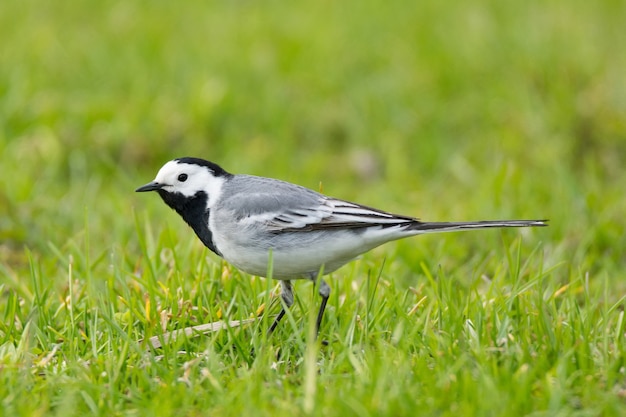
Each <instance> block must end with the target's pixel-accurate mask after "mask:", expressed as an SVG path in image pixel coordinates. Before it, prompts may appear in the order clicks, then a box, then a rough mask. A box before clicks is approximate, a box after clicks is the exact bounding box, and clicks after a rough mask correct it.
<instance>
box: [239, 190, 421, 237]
mask: <svg viewBox="0 0 626 417" xmlns="http://www.w3.org/2000/svg"><path fill="white" fill-rule="evenodd" d="M247 197H248V198H247V199H248V200H249V201H248V203H249V204H248V207H251V206H252V207H255V209H254V210H251V211H250V212H248V213H246V215H244V216H241V217H240V218H239V219H238V222H239V224H240V225H242V226H244V225H249V224H255V223H256V224H262V225H263V226H264V227H265V228H266V230H268V231H271V232H274V233H282V232H307V231H315V230H328V229H337V228H340V229H362V228H367V227H374V226H383V227H390V226H397V225H401V224H404V223H407V224H408V223H412V222H415V221H416V219H414V218H411V217H406V216H398V215H394V214H391V213H387V212H384V211H381V210H377V209H373V208H370V207H366V206H362V205H359V204H355V203H350V202H347V201H343V200H338V199H334V198H330V197H325V196H322V195H319V196H318V197H317V198H315V199H310V198H303V199H302V201H298V200H294V199H291V198H283V199H280V198H276V197H275V196H273V197H269V196H267V195H266V196H262V195H257V196H256V201H254V200H255V196H254V194H252V195H250V194H249V195H248V196H247ZM240 207H241V206H240ZM244 207H245V206H244Z"/></svg>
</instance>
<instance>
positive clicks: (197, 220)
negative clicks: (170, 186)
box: [158, 190, 222, 256]
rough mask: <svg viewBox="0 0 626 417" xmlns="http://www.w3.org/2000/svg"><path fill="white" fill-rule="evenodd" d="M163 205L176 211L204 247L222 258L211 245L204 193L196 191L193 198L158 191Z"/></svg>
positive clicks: (208, 212)
mask: <svg viewBox="0 0 626 417" xmlns="http://www.w3.org/2000/svg"><path fill="white" fill-rule="evenodd" d="M158 193H159V195H160V196H161V198H162V199H163V201H165V204H167V205H168V206H170V207H171V208H172V209H174V210H176V212H177V213H178V214H180V216H181V217H182V218H183V220H185V222H187V224H188V225H189V226H191V228H192V229H193V231H194V232H196V235H197V236H198V237H199V238H200V240H201V241H202V243H204V246H206V247H207V248H209V249H211V250H212V251H213V252H214V253H216V254H217V255H219V256H222V254H221V253H220V251H219V250H218V249H217V248H216V247H215V244H214V243H213V234H212V233H211V230H210V229H209V216H210V214H211V211H210V210H209V209H208V208H207V201H208V198H209V196H208V195H207V193H205V192H204V191H198V192H197V193H196V194H195V195H194V196H193V197H185V196H184V195H182V194H180V193H168V192H167V191H164V190H158Z"/></svg>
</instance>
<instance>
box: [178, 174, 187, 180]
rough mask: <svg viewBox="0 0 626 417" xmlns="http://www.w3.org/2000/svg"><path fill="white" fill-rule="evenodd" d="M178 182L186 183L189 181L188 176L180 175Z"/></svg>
mask: <svg viewBox="0 0 626 417" xmlns="http://www.w3.org/2000/svg"><path fill="white" fill-rule="evenodd" d="M178 181H180V182H185V181H187V174H180V175H179V176H178Z"/></svg>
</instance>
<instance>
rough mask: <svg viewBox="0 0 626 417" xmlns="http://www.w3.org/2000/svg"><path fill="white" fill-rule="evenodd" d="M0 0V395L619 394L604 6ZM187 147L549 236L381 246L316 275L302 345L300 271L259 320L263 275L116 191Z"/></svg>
mask: <svg viewBox="0 0 626 417" xmlns="http://www.w3.org/2000/svg"><path fill="white" fill-rule="evenodd" d="M1 9H2V12H1V13H0V402H1V406H0V415H6V416H31V415H60V416H73V415H76V416H82V415H106V416H117V415H120V416H122V415H124V416H134V415H173V414H176V415H278V414H279V413H280V414H287V413H289V415H320V416H321V415H323V416H333V415H359V416H368V415H372V416H374V415H376V416H378V415H420V414H425V415H440V416H447V415H451V416H452V415H454V416H458V415H533V416H539V415H546V416H547V415H549V416H554V415H580V416H595V415H623V414H624V413H626V371H625V369H626V364H625V359H626V352H625V340H624V339H625V336H624V335H625V334H626V333H625V332H626V329H625V323H624V307H625V305H626V302H625V300H624V295H625V294H626V281H625V280H624V279H623V278H624V271H625V270H626V258H625V253H626V252H625V251H626V238H625V236H626V230H625V229H626V228H625V224H626V222H625V221H624V213H625V212H626V200H625V199H624V184H626V174H625V171H624V168H623V167H624V166H625V165H626V122H625V121H626V104H625V103H626V81H625V80H626V79H625V78H624V76H623V74H625V73H626V54H623V53H621V49H620V47H621V45H623V44H624V41H626V32H624V30H623V22H624V21H626V7H625V6H624V4H623V2H619V1H610V0H604V1H599V2H583V1H579V0H574V1H562V0H556V1H553V2H521V1H520V2H501V1H489V0H480V1H470V2H465V3H459V4H456V5H454V4H446V3H441V2H435V1H426V2H422V3H411V2H399V1H398V2H389V3H386V4H385V5H382V4H378V3H375V2H369V1H365V2H302V3H300V4H298V5H291V4H289V5H287V4H285V3H279V2H264V3H257V2H200V1H193V0H192V1H188V2H183V3H177V2H166V1H159V0H157V1H150V2H148V1H137V2H115V1H98V2H96V1H84V2H69V1H59V2H54V3H49V4H47V3H45V2H35V1H33V0H27V1H21V2H18V1H15V0H5V1H3V3H2V6H1ZM185 155H190V156H199V157H204V158H207V159H211V160H213V161H215V162H218V163H220V164H221V165H223V166H224V167H225V168H226V169H228V170H230V171H233V172H246V173H252V174H258V175H265V176H271V177H277V178H282V179H286V180H289V181H293V182H297V183H299V184H302V185H305V186H308V187H311V188H315V189H317V188H320V187H321V188H322V189H323V191H324V192H326V193H328V194H331V195H333V196H337V197H341V198H345V199H349V200H354V201H357V202H361V203H363V204H367V205H370V206H375V207H380V208H383V209H387V210H390V211H394V212H399V213H404V214H407V215H415V216H419V217H421V218H423V219H425V220H442V221H443V220H472V219H489V218H494V219H495V218H549V219H550V227H548V228H540V229H532V230H531V229H528V230H506V231H483V232H473V233H457V234H443V235H433V236H424V237H420V238H414V239H408V240H405V241H401V242H397V243H391V244H387V245H385V246H383V247H381V248H378V249H376V250H374V251H372V252H370V253H368V254H366V255H365V256H364V257H362V258H361V259H359V260H357V261H355V262H353V263H351V264H349V265H348V266H346V267H344V268H342V269H341V270H339V271H337V272H335V273H333V274H332V276H331V277H329V278H328V282H329V283H330V284H331V288H332V293H331V298H330V301H329V305H328V310H327V314H326V317H325V320H324V323H323V326H322V329H321V337H322V338H323V339H326V340H327V341H328V342H329V344H328V346H321V345H320V344H319V343H315V342H314V341H313V338H312V337H311V332H310V329H311V325H312V320H313V319H314V317H313V316H314V314H315V313H316V311H317V307H318V305H319V297H318V296H317V295H316V293H315V291H314V290H313V289H312V285H311V284H310V283H306V282H298V283H296V288H295V289H296V294H297V299H296V303H295V305H294V308H293V309H292V310H291V312H290V314H289V316H288V317H287V318H286V319H285V320H284V321H283V323H281V325H280V327H279V329H278V330H277V332H276V333H275V334H273V335H272V336H271V337H269V338H267V337H265V330H266V329H267V327H268V326H269V324H270V323H271V320H272V318H273V316H274V315H275V314H277V313H278V311H279V309H280V303H279V299H278V298H277V294H278V286H277V283H276V282H275V281H271V280H265V279H260V278H254V277H250V276H248V275H245V274H243V273H240V272H238V271H237V270H235V269H234V268H232V267H230V266H229V265H227V264H225V263H224V262H222V261H221V260H220V259H218V258H216V257H215V256H213V255H212V254H211V253H210V252H209V251H208V250H207V249H205V248H204V247H203V246H202V245H201V243H200V242H199V241H197V239H196V238H195V236H194V235H193V233H192V232H191V230H189V229H188V228H187V227H186V226H185V224H184V223H183V222H182V220H180V219H179V218H178V216H177V215H176V214H175V213H174V212H172V211H170V210H169V209H168V208H167V207H166V206H165V205H164V204H163V203H162V202H161V201H159V199H158V198H157V196H154V195H140V194H135V193H134V192H133V190H134V189H135V188H136V187H137V186H139V185H141V184H144V183H145V182H147V181H149V180H151V179H152V178H153V177H154V175H155V173H156V171H157V170H158V168H159V167H160V166H161V165H162V164H163V163H164V162H165V161H167V160H169V159H171V158H174V157H178V156H185ZM258 312H262V314H261V316H260V317H259V319H258V320H256V321H254V322H253V323H251V324H247V325H244V326H241V327H236V328H230V329H226V330H222V331H218V332H215V333H212V334H208V335H203V336H197V337H180V338H178V339H177V340H176V341H173V342H171V343H166V344H164V346H163V347H162V348H158V349H152V348H151V347H150V344H149V343H148V340H149V338H150V337H157V338H161V339H162V338H163V335H164V334H166V333H167V332H170V331H175V330H179V329H183V328H186V327H189V326H194V325H199V324H204V323H209V322H214V321H218V320H243V319H248V318H254V317H257V313H258ZM252 352H254V353H252Z"/></svg>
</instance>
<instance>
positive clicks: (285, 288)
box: [267, 281, 293, 335]
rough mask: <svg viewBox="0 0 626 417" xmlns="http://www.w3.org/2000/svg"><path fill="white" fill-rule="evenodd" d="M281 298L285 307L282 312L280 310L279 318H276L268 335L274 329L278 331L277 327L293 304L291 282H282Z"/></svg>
mask: <svg viewBox="0 0 626 417" xmlns="http://www.w3.org/2000/svg"><path fill="white" fill-rule="evenodd" d="M280 298H282V299H283V302H284V303H285V304H284V305H283V308H282V310H280V313H278V316H276V318H275V319H274V322H273V323H272V325H271V326H270V328H269V330H268V331H267V334H268V335H270V334H272V332H273V331H274V329H276V326H278V323H279V322H280V321H281V320H282V318H283V317H284V316H285V311H286V309H287V308H289V307H291V305H292V304H293V287H292V286H291V281H280Z"/></svg>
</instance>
